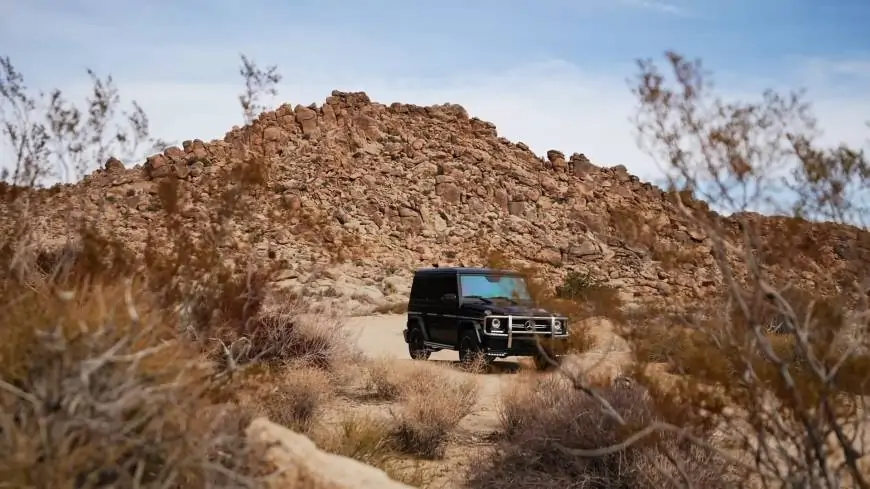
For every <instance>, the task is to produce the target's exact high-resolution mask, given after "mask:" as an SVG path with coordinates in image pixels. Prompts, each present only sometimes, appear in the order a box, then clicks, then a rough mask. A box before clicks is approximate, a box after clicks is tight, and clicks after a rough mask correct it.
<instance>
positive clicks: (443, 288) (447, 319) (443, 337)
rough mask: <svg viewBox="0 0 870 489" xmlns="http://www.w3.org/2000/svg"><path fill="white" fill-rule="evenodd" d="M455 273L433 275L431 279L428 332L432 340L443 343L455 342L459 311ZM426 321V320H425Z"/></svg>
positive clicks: (452, 343) (451, 343) (450, 343)
mask: <svg viewBox="0 0 870 489" xmlns="http://www.w3.org/2000/svg"><path fill="white" fill-rule="evenodd" d="M456 280H457V278H456V275H454V274H451V273H445V274H443V275H438V276H436V277H433V280H432V288H431V289H430V290H431V294H432V304H433V308H432V312H433V315H432V316H431V321H432V322H431V324H432V328H431V329H430V332H429V334H430V335H432V341H434V342H436V343H441V344H445V345H454V344H456V331H457V326H458V319H457V317H456V315H457V313H458V311H459V297H458V296H457V293H458V287H457V282H456ZM427 322H428V321H427Z"/></svg>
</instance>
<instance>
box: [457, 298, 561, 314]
mask: <svg viewBox="0 0 870 489" xmlns="http://www.w3.org/2000/svg"><path fill="white" fill-rule="evenodd" d="M462 309H463V310H464V311H467V312H469V313H475V314H480V315H483V314H486V311H490V312H489V314H491V315H496V316H532V317H550V316H558V314H556V313H553V312H551V311H548V310H546V309H542V308H539V307H535V306H531V305H523V304H499V303H495V304H487V303H483V302H473V303H465V304H463V305H462Z"/></svg>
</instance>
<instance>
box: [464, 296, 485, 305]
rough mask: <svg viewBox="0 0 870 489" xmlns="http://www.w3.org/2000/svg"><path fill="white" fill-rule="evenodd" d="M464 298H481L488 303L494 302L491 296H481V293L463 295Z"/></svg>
mask: <svg viewBox="0 0 870 489" xmlns="http://www.w3.org/2000/svg"><path fill="white" fill-rule="evenodd" d="M462 298H463V299H478V300H481V301H483V302H486V303H487V304H492V300H491V299H490V298H488V297H481V296H479V295H463V296H462Z"/></svg>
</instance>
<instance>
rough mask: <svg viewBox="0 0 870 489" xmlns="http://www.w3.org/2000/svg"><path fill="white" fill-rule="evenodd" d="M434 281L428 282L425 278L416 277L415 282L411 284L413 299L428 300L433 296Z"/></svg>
mask: <svg viewBox="0 0 870 489" xmlns="http://www.w3.org/2000/svg"><path fill="white" fill-rule="evenodd" d="M431 291H432V280H431V279H430V280H426V279H425V278H423V277H414V282H413V284H411V297H413V298H414V299H417V300H427V299H429V298H430V296H431V295H432V293H431Z"/></svg>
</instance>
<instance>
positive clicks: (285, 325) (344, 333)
mask: <svg viewBox="0 0 870 489" xmlns="http://www.w3.org/2000/svg"><path fill="white" fill-rule="evenodd" d="M216 336H217V338H218V339H219V340H220V342H221V346H222V347H226V348H227V349H228V350H229V352H228V353H229V354H228V355H224V356H225V357H228V358H231V359H232V361H234V362H236V363H237V364H240V365H244V364H250V363H255V362H256V363H266V364H272V365H286V364H288V363H291V362H293V363H296V364H305V365H310V366H313V367H316V368H321V369H324V370H330V371H334V370H336V369H337V368H339V367H340V366H342V365H344V364H346V363H351V362H356V361H357V360H358V358H359V352H358V351H357V350H356V347H355V344H354V343H353V341H352V338H351V337H350V336H349V333H348V330H347V329H346V328H345V325H344V319H343V318H341V317H339V316H337V315H334V314H331V313H324V312H321V313H314V312H311V311H310V310H309V309H308V308H307V307H306V306H305V305H304V304H303V303H301V302H298V301H297V302H295V303H292V304H287V305H284V306H282V307H280V308H275V309H274V310H271V311H268V312H263V313H261V314H259V315H258V316H257V317H255V318H252V319H251V320H250V321H248V322H247V323H246V324H244V325H243V326H242V327H241V328H232V327H224V328H223V329H221V330H219V331H217V332H216Z"/></svg>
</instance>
